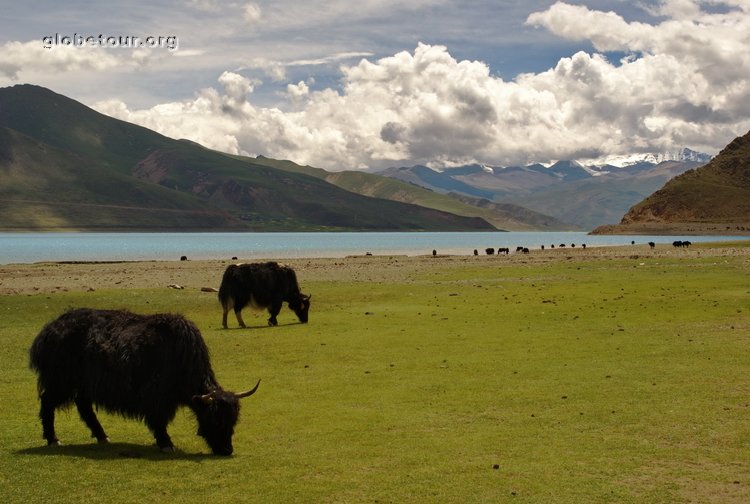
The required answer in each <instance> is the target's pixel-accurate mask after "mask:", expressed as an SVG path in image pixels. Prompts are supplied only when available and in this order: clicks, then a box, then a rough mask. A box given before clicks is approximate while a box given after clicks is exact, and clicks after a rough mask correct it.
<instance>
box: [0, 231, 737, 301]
mask: <svg viewBox="0 0 750 504" xmlns="http://www.w3.org/2000/svg"><path fill="white" fill-rule="evenodd" d="M482 252H483V251H482ZM730 256H731V257H738V256H739V257H745V258H748V260H750V241H749V242H744V241H737V242H726V241H725V242H710V243H700V244H694V245H692V246H691V247H688V248H682V247H680V248H675V247H673V246H672V245H671V244H669V245H666V244H660V245H657V246H656V247H655V248H654V249H651V248H650V247H649V246H648V245H647V244H636V245H616V246H596V247H593V246H592V247H587V248H585V249H584V248H582V247H576V248H555V249H545V250H539V249H534V250H532V251H531V252H530V253H528V254H523V253H517V252H515V251H512V252H511V253H510V254H508V255H505V254H502V255H499V256H498V255H496V254H495V255H486V254H484V253H481V254H480V255H477V256H475V255H446V254H438V255H435V256H433V255H426V254H422V255H404V254H372V255H366V254H362V255H348V256H346V257H308V258H274V257H268V258H263V259H260V258H252V259H247V258H243V257H238V258H237V259H236V260H235V259H200V260H186V261H181V260H143V261H137V260H136V261H63V262H37V263H16V264H6V265H0V296H17V295H34V294H54V293H60V292H90V293H92V294H93V295H95V294H94V293H95V292H96V291H98V290H122V289H161V288H168V287H169V286H170V285H179V286H180V287H183V288H185V289H190V290H193V289H197V290H201V289H203V288H211V287H213V288H217V287H218V286H219V284H220V283H221V277H222V275H223V272H224V270H225V269H226V267H227V266H228V265H229V264H234V263H238V262H261V261H266V260H276V261H279V262H284V263H287V264H289V265H291V266H292V267H293V268H294V269H295V270H296V271H297V274H298V278H299V281H300V284H301V286H303V288H304V285H305V283H306V282H312V283H314V282H319V281H337V280H340V281H355V282H378V281H410V279H412V278H415V277H417V276H419V275H421V274H422V273H425V272H428V271H431V270H435V269H439V268H453V267H455V268H462V267H477V266H481V267H494V268H502V267H524V266H527V267H532V266H543V265H544V264H545V263H550V262H561V261H564V262H575V261H581V262H582V261H599V260H618V259H625V260H628V259H630V260H638V261H639V263H640V262H644V261H648V260H659V259H680V258H684V259H688V258H694V259H697V258H706V257H716V258H720V257H730Z"/></svg>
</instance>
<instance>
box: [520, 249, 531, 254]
mask: <svg viewBox="0 0 750 504" xmlns="http://www.w3.org/2000/svg"><path fill="white" fill-rule="evenodd" d="M521 252H523V253H524V254H528V253H529V249H528V248H527V247H524V248H523V249H521Z"/></svg>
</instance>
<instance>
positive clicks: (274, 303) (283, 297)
mask: <svg viewBox="0 0 750 504" xmlns="http://www.w3.org/2000/svg"><path fill="white" fill-rule="evenodd" d="M219 302H220V303H221V306H222V308H224V314H223V316H222V319H221V324H222V325H223V326H224V328H225V329H226V328H227V314H228V313H229V310H232V309H234V314H235V316H236V317H237V322H238V323H239V324H240V326H241V327H245V321H244V320H242V314H241V313H240V312H241V311H242V309H243V308H244V307H246V306H247V305H251V306H253V307H255V308H268V313H270V314H271V317H270V318H269V319H268V325H270V326H275V325H278V321H277V320H276V316H277V315H278V314H279V312H280V311H281V305H282V303H284V302H286V303H288V304H289V308H290V309H291V310H292V311H293V312H294V313H295V314H296V315H297V318H298V319H299V321H300V322H302V323H303V324H304V323H306V322H307V313H308V311H309V310H310V296H306V295H304V294H302V293H301V292H300V290H299V285H298V284H297V275H296V274H295V272H294V270H293V269H292V268H291V267H290V266H286V265H282V264H278V263H276V262H265V263H250V264H232V265H230V266H228V267H227V269H226V270H225V271H224V277H223V278H222V279H221V286H220V287H219Z"/></svg>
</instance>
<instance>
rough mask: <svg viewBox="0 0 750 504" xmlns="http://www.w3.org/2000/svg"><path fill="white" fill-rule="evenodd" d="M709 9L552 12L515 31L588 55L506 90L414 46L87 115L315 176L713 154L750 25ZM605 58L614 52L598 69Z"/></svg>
mask: <svg viewBox="0 0 750 504" xmlns="http://www.w3.org/2000/svg"><path fill="white" fill-rule="evenodd" d="M713 3H714V4H716V3H721V4H722V5H723V7H724V8H723V9H714V12H706V11H704V10H702V8H701V5H702V4H701V3H700V2H697V1H690V0H669V1H665V2H662V3H661V4H660V5H659V7H658V15H659V16H660V19H659V20H658V21H655V22H654V24H648V23H643V22H629V21H626V20H625V19H624V18H623V17H621V16H620V15H618V14H616V13H613V12H601V11H597V10H592V9H589V8H587V7H585V6H582V5H571V4H567V3H564V2H558V3H555V4H554V5H552V6H551V7H549V8H548V9H546V10H544V11H541V12H537V13H533V14H531V15H530V16H529V17H528V19H527V24H528V25H530V26H533V27H537V28H539V29H545V30H548V31H549V32H551V33H553V34H555V35H557V36H559V37H561V38H564V39H568V40H587V41H590V42H591V43H592V44H593V46H594V47H595V48H596V52H594V53H587V52H578V53H576V54H572V55H570V56H569V57H566V58H562V59H561V60H560V61H559V62H558V63H557V64H556V65H555V66H554V67H553V68H550V69H549V70H547V71H545V72H540V73H536V74H522V75H519V76H518V77H517V78H515V79H514V80H513V81H504V80H503V79H501V78H499V77H497V76H495V75H493V74H492V73H491V71H490V68H489V66H488V65H487V64H485V63H484V62H481V61H470V60H457V59H455V58H454V57H453V56H452V55H451V54H450V52H449V50H448V48H446V47H444V46H440V45H428V44H419V45H418V46H417V47H416V49H414V50H413V51H403V52H399V53H397V54H395V55H393V56H389V57H385V58H381V59H378V60H375V61H370V60H367V59H362V60H361V61H359V62H358V63H356V64H353V65H342V66H341V67H340V71H341V82H340V86H339V87H338V88H336V89H333V88H327V89H320V90H312V89H310V87H309V86H308V85H307V84H306V83H305V82H298V83H297V84H291V83H290V84H288V85H287V86H286V93H284V95H283V96H284V97H285V99H286V100H288V101H286V102H284V103H281V104H279V106H278V107H273V108H271V107H262V106H257V105H254V104H253V92H254V90H255V88H256V87H257V86H258V85H260V82H259V81H253V80H251V79H248V78H247V77H244V76H242V75H241V74H240V73H239V72H224V73H223V74H222V75H221V76H220V77H219V85H220V87H219V88H218V89H217V88H208V89H204V90H202V91H200V92H199V93H198V94H197V95H196V97H195V98H194V99H193V100H187V101H183V102H176V103H168V104H163V105H158V106H156V107H153V108H150V109H146V110H138V111H130V110H129V109H128V107H127V106H126V105H125V104H124V103H121V102H117V101H108V102H100V103H98V104H96V106H95V107H96V108H98V109H99V110H100V111H102V112H105V113H108V114H110V115H113V116H115V117H119V118H122V119H125V120H129V121H133V122H136V123H139V124H143V125H144V126H147V127H150V128H153V129H155V130H157V131H160V132H162V133H164V134H167V135H169V136H173V137H178V138H183V137H185V138H190V139H192V140H195V141H197V142H200V143H203V144H205V145H207V146H209V147H213V148H216V149H219V150H224V151H227V152H232V153H244V154H258V153H262V154H264V155H268V156H272V157H276V158H284V159H292V160H294V161H297V162H299V163H303V164H312V165H317V166H321V167H323V168H327V169H351V168H362V167H366V166H367V167H372V166H381V167H382V166H389V165H394V164H400V163H431V164H433V165H451V164H457V163H465V162H483V163H486V164H490V165H508V164H516V163H525V162H531V161H551V160H555V159H571V158H573V159H575V158H582V157H597V156H599V155H605V154H628V153H633V152H638V151H655V150H663V149H670V148H674V147H682V146H688V147H692V148H695V149H701V150H705V151H709V152H714V151H716V150H718V149H719V148H721V147H722V146H723V145H725V144H726V142H727V141H728V140H731V139H732V138H733V137H735V136H737V135H738V134H743V133H745V132H746V131H747V130H748V129H749V128H750V16H747V13H748V8H749V7H748V2H747V1H746V0H728V1H726V2H719V0H714V2H713ZM613 52H615V53H617V54H620V55H622V54H623V53H624V54H626V56H625V57H624V58H622V59H621V60H620V61H611V60H610V59H609V58H608V54H611V53H613ZM1 61H2V60H0V64H1ZM316 61H317V60H316ZM259 63H263V62H259ZM264 64H267V65H268V68H274V67H273V65H272V64H271V62H265V63H264ZM311 64H314V62H313V63H311ZM0 68H2V67H1V66H0ZM276 68H277V70H278V72H277V77H279V78H283V77H284V76H285V73H284V72H283V71H282V70H283V66H279V67H276ZM269 73H270V70H269Z"/></svg>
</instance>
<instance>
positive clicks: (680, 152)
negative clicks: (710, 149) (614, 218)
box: [586, 147, 712, 168]
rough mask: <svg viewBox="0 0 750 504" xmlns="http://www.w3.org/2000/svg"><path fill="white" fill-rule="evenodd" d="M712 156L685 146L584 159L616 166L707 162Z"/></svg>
mask: <svg viewBox="0 0 750 504" xmlns="http://www.w3.org/2000/svg"><path fill="white" fill-rule="evenodd" d="M711 158H712V156H710V155H708V154H704V153H702V152H696V151H694V150H692V149H688V148H687V147H683V148H682V149H675V150H670V151H664V152H648V153H638V154H624V155H610V156H604V157H601V158H596V159H590V160H587V161H586V164H587V165H598V166H604V165H610V166H616V167H618V168H623V167H626V166H631V165H634V164H639V163H651V164H659V163H663V162H665V161H680V162H685V161H693V162H697V163H708V162H709V161H710V160H711Z"/></svg>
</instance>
